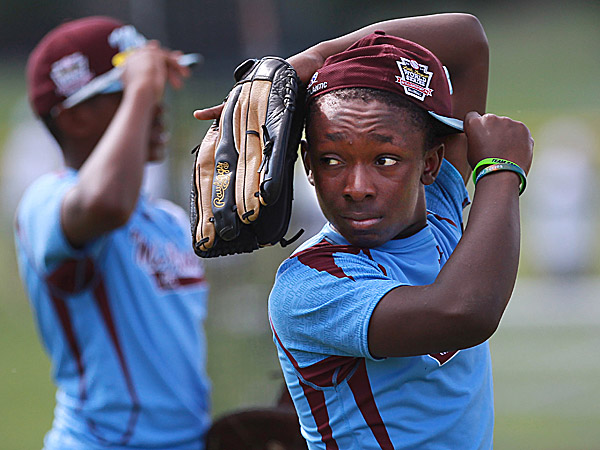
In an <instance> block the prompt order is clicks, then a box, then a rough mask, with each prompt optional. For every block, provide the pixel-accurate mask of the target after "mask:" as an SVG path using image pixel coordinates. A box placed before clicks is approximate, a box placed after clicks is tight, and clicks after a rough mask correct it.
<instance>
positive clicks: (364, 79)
mask: <svg viewBox="0 0 600 450" xmlns="http://www.w3.org/2000/svg"><path fill="white" fill-rule="evenodd" d="M353 87H365V88H373V89H380V90H383V91H389V92H393V93H395V94H399V95H401V96H403V97H404V98H406V99H408V100H410V101H411V102H412V103H414V104H416V105H418V106H419V107H420V108H423V109H425V110H426V111H427V112H428V113H429V114H430V115H431V116H432V117H433V118H434V119H436V122H435V123H436V125H437V126H436V131H437V132H438V133H439V134H452V133H461V132H462V131H463V123H462V121H461V120H458V119H456V118H454V117H452V97H451V94H452V85H451V84H450V76H449V74H448V71H447V70H446V68H445V67H444V66H443V65H442V63H441V62H440V60H439V59H438V58H437V57H436V56H435V55H434V54H433V53H431V52H430V51H429V50H427V49H426V48H425V47H422V46H421V45H419V44H416V43H415V42H412V41H408V40H406V39H401V38H397V37H395V36H389V35H386V34H385V33H384V32H383V31H376V32H375V33H373V34H370V35H368V36H365V37H364V38H362V39H360V40H358V41H357V42H355V43H354V44H352V45H351V46H350V47H348V48H347V49H346V50H344V51H343V52H341V53H338V54H336V55H332V56H330V57H329V58H327V59H326V60H325V63H324V64H323V66H322V67H321V68H320V69H319V70H318V72H315V74H314V75H313V77H312V79H311V81H310V83H309V84H308V86H307V95H308V101H309V102H310V101H311V100H312V99H313V98H315V97H317V96H319V95H322V94H325V93H327V92H331V91H335V90H338V89H344V88H353Z"/></svg>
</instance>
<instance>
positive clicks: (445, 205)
mask: <svg viewBox="0 0 600 450" xmlns="http://www.w3.org/2000/svg"><path fill="white" fill-rule="evenodd" d="M425 195H426V199H427V209H428V210H429V211H431V212H433V213H435V214H438V215H439V216H442V217H445V218H448V219H451V220H452V221H454V222H455V223H457V224H462V222H463V220H462V219H463V215H462V212H463V209H464V207H465V206H467V205H468V204H469V202H470V200H469V193H468V192H467V189H466V188H465V182H464V180H463V179H462V177H461V175H460V173H459V172H458V170H456V168H455V167H454V166H453V165H452V164H451V163H449V162H448V161H447V160H445V159H444V160H443V161H442V167H441V169H440V173H439V174H438V176H437V178H436V180H435V183H433V184H432V185H430V186H425Z"/></svg>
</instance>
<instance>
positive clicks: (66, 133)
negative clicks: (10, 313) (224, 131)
mask: <svg viewBox="0 0 600 450" xmlns="http://www.w3.org/2000/svg"><path fill="white" fill-rule="evenodd" d="M180 56H181V54H180V53H179V52H172V51H169V50H166V49H164V48H161V47H160V45H159V44H158V43H157V42H153V41H151V42H147V41H146V40H145V39H144V38H143V36H141V35H140V34H139V33H138V32H137V31H136V30H135V28H133V27H132V26H130V25H125V24H123V23H121V22H119V21H117V20H114V19H111V18H107V17H89V18H84V19H79V20H75V21H72V22H68V23H65V24H63V25H61V26H60V27H58V28H56V29H55V30H53V31H52V32H50V33H49V34H48V35H46V37H44V39H42V41H41V42H40V43H39V44H38V46H37V47H36V48H35V50H34V51H33V52H32V54H31V56H30V58H29V61H28V65H27V83H28V90H29V97H30V100H31V104H32V107H33V109H34V111H35V112H36V113H37V115H38V116H40V117H41V118H42V120H43V121H44V122H45V123H46V125H47V126H48V128H49V129H50V131H51V132H52V133H53V135H54V136H55V138H56V140H57V141H58V143H59V144H60V146H61V148H62V151H63V155H64V160H65V164H66V168H65V169H64V170H62V171H60V172H58V173H51V174H49V175H46V176H44V177H42V178H41V179H40V180H38V181H37V182H35V183H34V184H33V185H32V186H31V187H30V188H29V189H28V191H27V192H26V194H25V195H24V197H23V199H22V201H21V203H20V206H19V208H18V212H17V217H16V226H15V239H16V247H17V256H18V262H19V269H20V273H21V276H22V278H23V281H24V283H25V286H26V289H27V292H28V295H29V298H30V300H31V305H32V309H33V312H34V315H35V319H36V322H37V327H38V331H39V334H40V337H41V339H42V341H43V343H44V346H45V348H46V350H47V352H48V354H49V356H50V358H51V361H52V376H53V378H54V382H55V383H56V385H57V387H58V390H57V395H56V408H55V413H54V422H53V425H52V429H51V431H49V432H48V434H47V435H46V437H45V440H44V448H45V449H47V450H51V449H56V450H59V449H60V450H69V449H80V450H83V449H85V450H90V449H101V448H108V447H110V448H113V449H130V448H131V449H133V448H135V449H150V448H160V449H201V448H203V439H204V434H205V432H206V429H207V428H208V425H209V421H210V413H209V407H210V398H209V381H208V379H207V375H206V372H205V356H206V355H205V337H204V332H203V326H202V322H203V320H204V316H205V314H206V300H207V294H208V292H207V284H206V282H205V280H204V272H203V268H202V266H201V265H200V264H199V261H198V259H197V258H196V257H195V256H194V255H193V253H192V251H191V242H190V236H189V228H188V222H187V219H186V216H185V213H184V212H183V210H181V209H180V208H179V207H176V206H175V205H173V204H171V203H169V202H167V201H154V200H151V199H149V198H146V196H145V195H143V194H140V186H141V183H142V176H143V171H144V166H145V164H146V162H148V161H158V160H161V159H162V158H163V157H164V145H165V143H166V137H165V136H166V134H165V132H164V130H163V127H162V119H161V115H162V114H161V112H162V98H163V93H164V89H165V87H166V85H167V84H168V83H170V84H172V85H173V86H175V87H179V86H180V85H181V84H182V80H183V78H184V77H185V76H187V75H188V70H189V69H187V68H186V67H184V66H183V65H180V61H181V60H180V59H179V58H180ZM115 66H118V67H115ZM40 157H43V155H40Z"/></svg>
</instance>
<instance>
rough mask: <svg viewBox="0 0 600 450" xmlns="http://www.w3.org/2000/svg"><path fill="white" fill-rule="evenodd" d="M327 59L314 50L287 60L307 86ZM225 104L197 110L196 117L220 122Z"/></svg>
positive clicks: (302, 82)
mask: <svg viewBox="0 0 600 450" xmlns="http://www.w3.org/2000/svg"><path fill="white" fill-rule="evenodd" d="M324 61H325V57H324V56H323V55H321V54H319V53H318V52H317V51H316V50H314V49H309V50H306V51H303V52H301V53H298V54H297V55H294V56H291V57H289V58H288V59H287V62H288V63H290V64H291V65H292V66H293V67H294V69H295V70H296V73H297V74H298V78H300V82H301V84H303V85H304V86H306V85H307V84H308V82H309V81H310V79H311V77H312V76H313V74H314V73H315V72H316V71H317V70H318V69H319V68H320V67H321V66H322V65H323V62H324ZM223 106H224V103H222V104H220V105H215V106H211V107H209V108H203V109H197V110H196V111H194V117H195V118H196V119H198V120H219V118H220V117H221V112H222V111H223Z"/></svg>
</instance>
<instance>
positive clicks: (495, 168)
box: [474, 158, 527, 195]
mask: <svg viewBox="0 0 600 450" xmlns="http://www.w3.org/2000/svg"><path fill="white" fill-rule="evenodd" d="M488 159H495V160H498V158H488ZM484 161H485V160H484ZM499 161H503V160H499ZM479 164H481V163H479ZM479 164H477V166H479ZM503 170H508V171H510V172H514V173H516V174H517V175H519V178H521V184H520V185H519V195H521V194H522V193H523V192H524V191H525V186H526V185H527V177H526V176H525V171H524V170H523V169H521V168H520V167H519V166H518V165H517V164H515V163H513V162H510V161H507V162H498V163H495V164H490V165H488V166H485V167H484V168H482V169H481V170H479V172H478V173H477V177H476V178H475V186H477V182H478V181H479V180H480V179H481V178H482V177H484V176H486V175H489V174H490V173H493V172H500V171H503ZM475 171H477V167H475ZM474 173H475V172H474Z"/></svg>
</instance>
